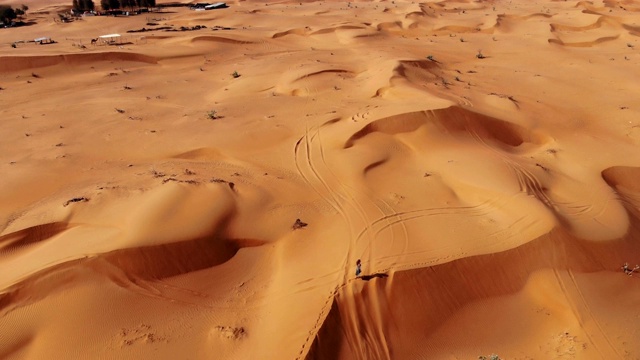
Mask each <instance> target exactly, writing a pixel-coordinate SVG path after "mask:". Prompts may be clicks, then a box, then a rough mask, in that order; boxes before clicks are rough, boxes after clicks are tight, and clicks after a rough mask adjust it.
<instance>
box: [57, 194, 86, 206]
mask: <svg viewBox="0 0 640 360" xmlns="http://www.w3.org/2000/svg"><path fill="white" fill-rule="evenodd" d="M81 201H82V202H85V201H89V199H87V198H86V197H84V196H83V197H75V198H73V199H71V200H67V201H65V203H64V204H63V206H68V205H69V204H71V203H74V202H81Z"/></svg>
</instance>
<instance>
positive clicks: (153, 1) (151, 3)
mask: <svg viewBox="0 0 640 360" xmlns="http://www.w3.org/2000/svg"><path fill="white" fill-rule="evenodd" d="M147 3H148V4H149V5H148V6H149V7H155V6H156V0H147Z"/></svg>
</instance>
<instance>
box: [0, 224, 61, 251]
mask: <svg viewBox="0 0 640 360" xmlns="http://www.w3.org/2000/svg"><path fill="white" fill-rule="evenodd" d="M69 228H70V225H69V224H67V223H66V222H53V223H49V224H42V225H36V226H32V227H29V228H26V229H22V230H18V231H15V232H12V233H10V234H7V235H3V236H0V255H1V254H2V253H4V252H11V251H15V250H18V249H20V248H23V247H25V246H28V245H31V244H36V243H39V242H41V241H43V240H46V239H48V238H50V237H53V236H55V235H57V234H59V233H61V232H63V231H65V230H67V229H69Z"/></svg>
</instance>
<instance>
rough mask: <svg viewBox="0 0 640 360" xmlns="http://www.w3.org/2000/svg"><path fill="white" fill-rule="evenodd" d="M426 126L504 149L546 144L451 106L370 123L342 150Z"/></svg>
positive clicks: (534, 135)
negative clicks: (378, 136)
mask: <svg viewBox="0 0 640 360" xmlns="http://www.w3.org/2000/svg"><path fill="white" fill-rule="evenodd" d="M426 124H434V125H436V126H437V127H439V128H441V129H442V132H444V133H451V134H462V136H469V137H480V138H483V139H484V140H485V141H489V142H493V143H496V144H498V145H499V146H501V147H504V148H516V147H519V146H520V145H523V144H524V143H529V144H533V145H543V144H544V143H546V142H547V141H549V137H547V136H545V135H542V134H538V133H536V132H533V131H529V130H527V129H525V128H523V127H521V126H519V125H516V124H513V123H509V122H507V121H504V120H499V119H496V118H491V117H489V116H485V115H482V114H479V113H474V112H472V111H469V110H465V109H463V108H461V107H457V106H454V107H450V108H446V109H438V110H427V111H421V112H415V113H409V114H400V115H395V116H391V117H388V118H384V119H380V120H376V121H373V122H371V123H369V124H367V125H366V126H365V127H364V128H362V129H361V130H359V131H358V132H356V133H355V134H353V135H352V136H351V137H350V138H349V139H348V140H347V142H346V143H345V145H344V148H345V149H347V148H350V147H353V146H354V145H355V143H356V142H357V141H358V140H359V139H361V138H363V137H365V136H367V135H369V134H371V133H374V132H382V133H385V134H391V135H393V134H397V133H403V132H412V131H415V130H416V129H418V128H419V127H421V126H423V125H426Z"/></svg>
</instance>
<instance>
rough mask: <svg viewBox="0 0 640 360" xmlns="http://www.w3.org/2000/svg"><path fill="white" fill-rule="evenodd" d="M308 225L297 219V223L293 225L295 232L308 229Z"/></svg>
mask: <svg viewBox="0 0 640 360" xmlns="http://www.w3.org/2000/svg"><path fill="white" fill-rule="evenodd" d="M307 225H308V224H307V223H304V222H302V220H300V219H296V222H294V223H293V226H292V228H293V230H298V229H302V228H303V227H306V226H307Z"/></svg>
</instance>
